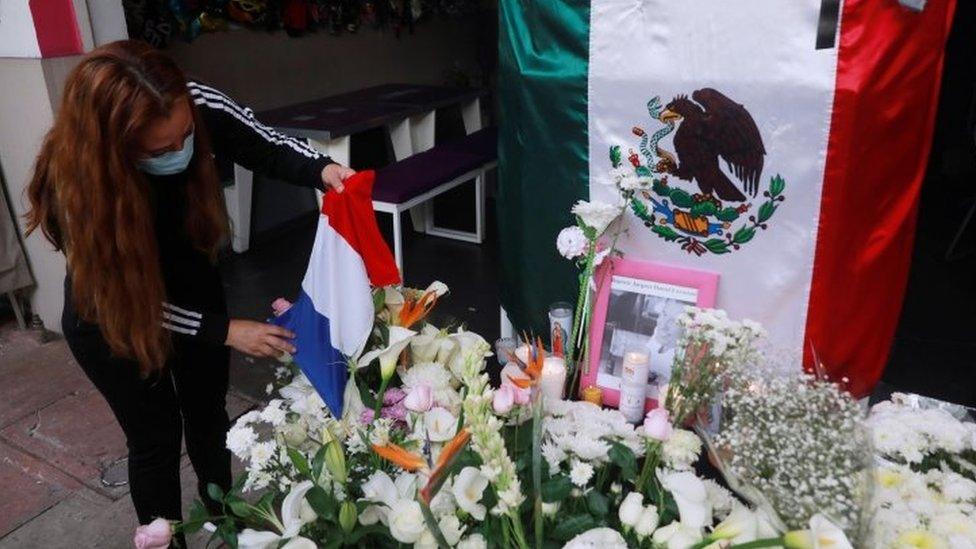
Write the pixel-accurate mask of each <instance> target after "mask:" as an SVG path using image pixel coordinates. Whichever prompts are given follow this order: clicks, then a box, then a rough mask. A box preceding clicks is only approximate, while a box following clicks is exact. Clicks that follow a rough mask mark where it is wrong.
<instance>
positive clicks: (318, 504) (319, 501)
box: [305, 486, 336, 520]
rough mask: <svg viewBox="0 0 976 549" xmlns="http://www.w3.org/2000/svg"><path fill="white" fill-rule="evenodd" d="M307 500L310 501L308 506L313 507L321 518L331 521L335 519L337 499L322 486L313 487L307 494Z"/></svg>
mask: <svg viewBox="0 0 976 549" xmlns="http://www.w3.org/2000/svg"><path fill="white" fill-rule="evenodd" d="M305 499H307V500H308V504H309V505H311V506H312V510H314V511H315V513H316V514H318V515H319V516H320V517H322V518H325V519H330V520H331V519H333V518H334V517H335V508H336V505H335V499H334V498H333V497H332V496H330V495H329V493H328V492H326V491H325V489H324V488H322V487H321V486H313V487H312V489H311V490H309V491H308V492H307V493H306V494H305Z"/></svg>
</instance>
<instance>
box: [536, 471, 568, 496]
mask: <svg viewBox="0 0 976 549" xmlns="http://www.w3.org/2000/svg"><path fill="white" fill-rule="evenodd" d="M572 491H573V483H572V482H571V481H570V480H569V477H567V476H565V475H558V476H556V477H553V478H551V479H549V480H547V481H546V482H543V483H542V489H541V490H540V493H541V494H542V501H544V502H546V503H553V502H556V501H562V500H564V499H566V497H567V496H569V493H570V492H572Z"/></svg>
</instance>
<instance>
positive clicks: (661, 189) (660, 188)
mask: <svg viewBox="0 0 976 549" xmlns="http://www.w3.org/2000/svg"><path fill="white" fill-rule="evenodd" d="M651 190H652V191H654V194H656V195H658V196H663V197H665V198H667V197H669V196H671V187H668V186H667V185H666V184H665V183H664V180H663V179H655V180H654V183H653V184H652V185H651Z"/></svg>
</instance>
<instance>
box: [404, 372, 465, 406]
mask: <svg viewBox="0 0 976 549" xmlns="http://www.w3.org/2000/svg"><path fill="white" fill-rule="evenodd" d="M400 379H401V380H402V381H403V386H404V388H405V390H406V391H407V392H408V393H409V392H410V391H411V390H412V389H413V388H415V387H418V386H420V385H426V386H428V387H430V390H431V392H432V393H433V395H434V401H436V402H437V404H440V405H441V406H444V407H446V408H453V406H454V405H455V404H457V403H458V402H459V400H460V397H459V396H458V394H457V391H455V390H454V388H453V387H452V386H451V380H452V375H451V372H450V371H449V370H448V369H447V368H445V367H444V365H443V364H439V363H437V362H422V363H420V364H414V365H413V366H411V367H410V369H408V370H407V371H406V372H404V373H403V375H401V376H400Z"/></svg>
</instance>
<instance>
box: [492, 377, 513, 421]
mask: <svg viewBox="0 0 976 549" xmlns="http://www.w3.org/2000/svg"><path fill="white" fill-rule="evenodd" d="M491 406H492V408H493V409H494V410H495V413H496V414H507V413H509V412H510V411H512V407H513V406H515V390H514V387H513V386H512V385H511V384H509V383H505V384H503V385H502V386H501V387H499V388H498V390H497V391H495V396H494V397H493V398H492V399H491Z"/></svg>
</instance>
